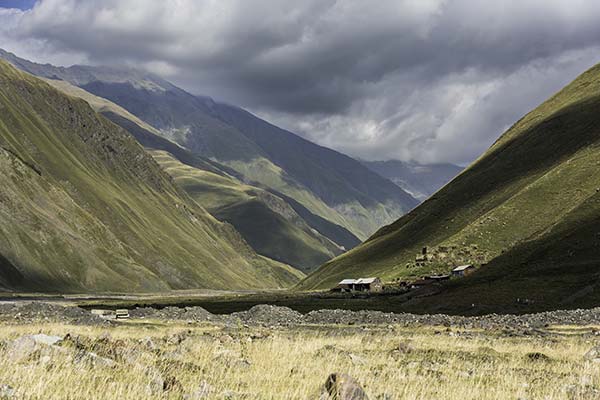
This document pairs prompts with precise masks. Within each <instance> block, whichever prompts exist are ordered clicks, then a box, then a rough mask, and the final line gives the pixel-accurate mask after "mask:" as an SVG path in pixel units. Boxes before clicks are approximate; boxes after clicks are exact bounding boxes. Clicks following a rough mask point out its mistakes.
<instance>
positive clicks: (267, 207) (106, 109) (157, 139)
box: [45, 79, 357, 272]
mask: <svg viewBox="0 0 600 400" xmlns="http://www.w3.org/2000/svg"><path fill="white" fill-rule="evenodd" d="M45 81H46V82H47V83H49V84H50V85H52V86H54V87H56V88H57V89H59V90H61V91H62V92H64V93H67V94H69V95H72V96H75V97H79V98H82V99H84V100H86V101H87V102H88V103H89V104H90V105H91V106H92V107H93V108H94V109H95V110H96V111H98V112H101V113H102V114H103V115H105V116H106V117H107V118H108V119H110V120H111V121H113V122H115V123H116V124H117V125H119V126H121V127H122V128H124V129H125V130H127V131H128V132H129V133H131V134H132V135H133V136H134V137H135V138H136V139H137V140H138V142H140V143H141V144H142V145H143V146H145V147H147V148H149V149H156V150H155V151H152V152H151V154H152V155H153V156H154V158H155V160H157V161H158V162H159V164H160V165H161V166H162V167H163V168H164V169H165V170H166V171H167V172H168V173H169V174H170V175H171V176H173V178H174V179H175V182H176V183H177V184H178V185H179V186H180V187H181V188H183V189H184V190H185V191H186V192H187V193H189V194H190V195H191V196H192V197H193V198H194V200H196V201H197V202H198V203H199V204H200V205H202V206H203V207H204V208H206V209H207V210H208V211H209V212H210V213H211V214H212V215H213V216H215V217H217V218H218V219H219V220H221V221H225V222H228V223H230V224H232V225H233V226H234V227H235V228H236V230H237V231H238V232H240V234H241V235H242V236H243V237H244V239H245V240H246V241H247V242H248V244H250V246H252V248H253V249H254V250H255V251H256V252H258V253H259V254H261V255H264V256H266V257H269V258H271V259H274V260H277V261H281V262H283V263H285V264H289V265H292V266H294V267H296V268H298V269H300V270H302V271H304V272H308V271H311V270H313V269H315V268H316V267H318V266H319V265H321V264H322V263H324V262H325V261H327V260H329V259H330V258H332V257H335V256H336V255H339V254H340V253H341V252H342V250H340V248H339V247H338V246H337V245H336V244H335V243H333V242H331V240H329V239H327V238H326V237H324V236H322V235H321V234H319V233H318V232H315V231H314V230H313V229H311V228H310V226H309V225H307V224H306V222H305V221H304V220H303V219H302V218H301V217H300V216H299V215H298V214H297V213H296V212H295V211H294V210H293V209H292V208H291V207H290V206H289V205H287V204H286V202H285V201H283V200H282V199H281V198H279V197H277V196H275V195H273V194H271V193H269V192H267V191H265V190H263V189H260V188H257V187H253V186H250V185H247V184H244V183H242V182H240V181H239V180H238V179H236V178H235V177H234V176H232V174H236V172H235V171H234V170H232V169H229V168H227V167H226V166H223V165H219V164H216V163H214V162H212V161H211V160H209V159H205V158H202V157H200V156H198V155H194V154H193V153H191V152H189V151H188V150H186V149H184V148H182V147H180V146H178V145H177V144H175V143H174V142H171V141H169V140H167V139H165V138H163V137H161V136H158V135H159V132H158V131H157V130H156V129H155V128H154V127H152V126H150V125H149V124H147V123H145V122H144V121H141V120H140V119H139V118H137V117H135V116H134V115H133V114H131V113H129V112H128V111H127V110H125V109H124V108H122V107H120V106H119V105H117V104H115V103H113V102H111V101H109V100H107V99H104V98H101V97H98V96H95V95H93V94H91V93H89V92H87V91H85V90H83V89H81V88H79V87H77V86H74V85H71V84H70V83H68V82H65V81H60V80H53V79H45ZM335 236H336V235H334V237H335ZM356 244H357V243H354V245H356Z"/></svg>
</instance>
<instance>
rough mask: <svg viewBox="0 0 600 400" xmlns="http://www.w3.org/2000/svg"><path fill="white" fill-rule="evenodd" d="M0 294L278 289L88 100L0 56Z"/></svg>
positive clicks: (261, 260)
mask: <svg viewBox="0 0 600 400" xmlns="http://www.w3.org/2000/svg"><path fill="white" fill-rule="evenodd" d="M0 219H1V221H2V224H0V238H1V240H0V288H3V289H9V290H28V291H30V290H34V291H43V292H102V291H123V292H134V291H159V290H168V289H187V288H216V289H218V288H221V289H231V288H239V289H248V288H265V287H286V286H289V285H291V284H294V283H295V282H297V281H298V280H299V279H300V278H301V277H302V276H303V274H302V273H301V272H299V271H297V270H295V269H294V268H292V267H290V266H288V265H285V264H282V263H279V262H276V261H273V260H271V259H268V258H266V257H263V256H259V255H258V254H256V253H255V252H254V250H253V249H252V248H251V247H250V246H249V245H248V244H247V243H246V242H245V241H244V239H243V238H242V237H241V236H240V235H239V234H238V232H236V231H235V229H233V228H232V227H231V225H229V224H226V223H222V222H219V221H218V220H216V219H215V218H214V217H213V216H212V215H210V214H209V213H208V212H207V211H206V210H205V209H203V208H202V207H200V206H199V205H198V204H197V203H196V202H195V201H194V200H192V199H191V198H190V197H189V196H188V195H187V194H186V193H185V192H184V191H183V190H181V189H180V188H178V187H177V186H176V185H175V184H174V182H173V180H172V178H171V177H170V176H169V175H167V174H166V173H165V172H164V171H163V170H162V169H161V168H160V167H159V165H158V164H157V163H156V162H155V161H154V159H153V158H152V157H151V156H150V155H149V154H147V153H146V151H144V149H143V148H142V146H140V145H139V144H138V143H137V142H136V140H135V139H134V138H133V137H132V136H130V135H129V134H127V133H126V131H124V130H123V129H121V128H120V127H118V126H117V125H115V124H113V123H112V122H110V121H109V120H107V119H106V118H104V117H102V116H101V115H99V114H97V113H96V112H94V110H93V109H92V108H91V107H90V106H89V105H88V103H86V102H84V101H82V100H80V99H77V98H74V97H71V96H67V95H65V94H63V93H62V92H60V91H58V90H56V89H55V88H53V87H51V86H50V85H48V84H47V83H45V82H43V81H42V80H40V79H38V78H35V77H33V76H31V75H29V74H26V73H23V72H20V71H18V70H17V69H15V68H14V67H12V66H11V65H10V64H8V63H6V62H4V61H2V60H0Z"/></svg>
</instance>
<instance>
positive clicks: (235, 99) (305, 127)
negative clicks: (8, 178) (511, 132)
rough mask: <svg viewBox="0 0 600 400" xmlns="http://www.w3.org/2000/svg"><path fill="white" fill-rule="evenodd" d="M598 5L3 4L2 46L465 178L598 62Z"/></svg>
mask: <svg viewBox="0 0 600 400" xmlns="http://www.w3.org/2000/svg"><path fill="white" fill-rule="evenodd" d="M598 21H600V2H599V1H597V0H569V1H566V0H518V1H517V0H496V1H493V2H491V1H490V2H488V1H485V2H483V1H479V0H413V1H410V0H378V1H376V2H372V1H362V0H337V1H335V0H303V1H296V2H290V1H286V0H237V1H234V0H205V1H195V0H171V1H164V0H104V1H89V0H40V1H37V2H35V1H29V0H24V1H18V0H12V1H3V0H0V48H4V49H5V50H8V51H12V52H14V53H15V54H17V55H18V56H21V57H23V58H27V59H30V60H32V61H37V62H44V63H45V62H49V63H52V64H57V65H71V64H76V63H79V64H97V65H120V64H126V65H128V66H135V67H138V68H144V69H147V70H149V71H151V72H154V73H157V74H159V75H162V76H163V77H165V78H166V79H168V80H170V81H172V82H174V83H175V84H177V85H179V86H181V87H183V88H184V89H186V90H188V91H190V92H192V93H194V94H199V95H208V96H211V97H213V98H215V99H217V100H221V101H225V102H228V103H231V104H235V105H239V106H241V107H244V108H246V109H248V110H250V111H252V112H254V113H256V114H257V115H259V116H261V117H263V118H265V119H267V120H269V121H270V122H272V123H274V124H276V125H279V126H281V127H283V128H286V129H289V130H291V131H292V132H295V133H298V134H300V135H301V136H303V137H305V138H307V139H309V140H312V141H314V142H316V143H319V144H321V145H324V146H327V147H331V148H334V149H336V150H339V151H341V152H344V153H346V154H349V155H351V156H354V157H357V158H362V159H367V160H387V159H399V160H403V161H416V162H422V163H436V162H452V163H457V164H461V165H466V164H468V163H469V162H471V161H472V160H474V159H475V158H477V157H478V156H479V155H480V154H481V153H482V152H483V151H485V149H486V148H487V147H489V146H490V145H491V144H492V143H493V142H494V141H495V140H496V139H497V138H498V137H499V136H500V135H501V134H502V132H504V131H505V130H506V129H507V128H508V127H510V126H511V125H512V124H513V123H514V122H515V121H516V120H518V119H519V118H520V117H522V116H523V115H524V114H525V113H527V112H528V111H530V110H531V109H533V108H534V107H535V106H536V105H538V104H539V103H540V102H542V101H543V100H545V99H546V98H547V97H549V96H550V95H552V94H553V93H555V92H556V91H557V90H559V89H560V88H561V87H563V86H564V85H565V84H567V83H568V82H570V81H571V80H572V79H574V78H575V77H576V76H577V75H579V74H580V73H582V72H583V71H585V70H586V69H588V68H590V67H591V66H593V65H595V64H596V63H598V62H600V23H598Z"/></svg>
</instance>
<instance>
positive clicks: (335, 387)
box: [320, 373, 369, 400]
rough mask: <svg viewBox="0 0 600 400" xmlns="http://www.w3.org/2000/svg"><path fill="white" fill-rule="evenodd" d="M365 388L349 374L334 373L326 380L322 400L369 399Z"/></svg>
mask: <svg viewBox="0 0 600 400" xmlns="http://www.w3.org/2000/svg"><path fill="white" fill-rule="evenodd" d="M368 399H369V397H368V396H367V394H366V393H365V391H364V390H363V388H362V387H361V386H360V385H359V384H358V382H356V380H355V379H354V378H352V377H351V376H350V375H348V374H341V373H334V374H331V375H329V377H328V378H327V381H325V387H324V388H323V392H322V395H321V398H320V400H368Z"/></svg>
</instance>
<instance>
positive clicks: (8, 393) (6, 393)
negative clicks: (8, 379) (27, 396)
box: [0, 384, 16, 400]
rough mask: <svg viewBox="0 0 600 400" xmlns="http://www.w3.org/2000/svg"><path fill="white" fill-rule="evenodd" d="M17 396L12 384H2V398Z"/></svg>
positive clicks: (0, 398)
mask: <svg viewBox="0 0 600 400" xmlns="http://www.w3.org/2000/svg"><path fill="white" fill-rule="evenodd" d="M15 396H16V393H15V389H13V388H12V387H11V386H9V385H6V384H2V385H0V400H6V399H12V398H14V397H15Z"/></svg>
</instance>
